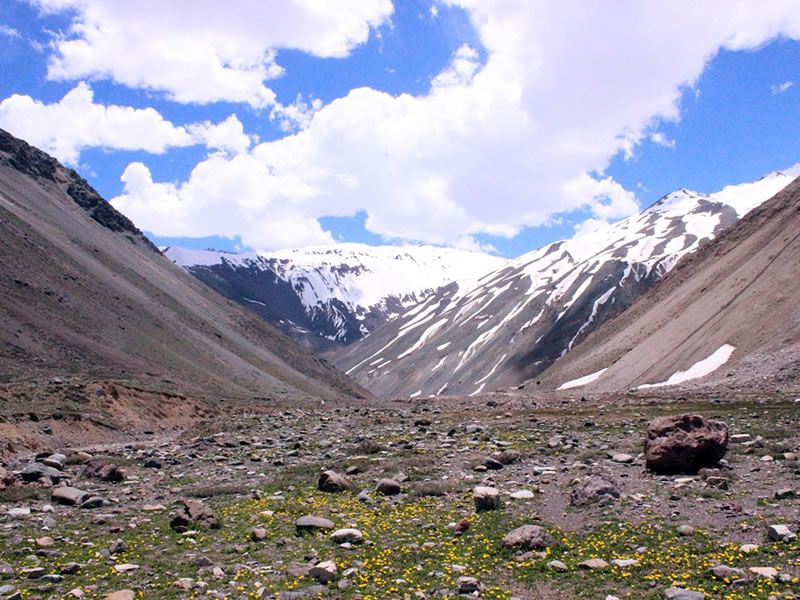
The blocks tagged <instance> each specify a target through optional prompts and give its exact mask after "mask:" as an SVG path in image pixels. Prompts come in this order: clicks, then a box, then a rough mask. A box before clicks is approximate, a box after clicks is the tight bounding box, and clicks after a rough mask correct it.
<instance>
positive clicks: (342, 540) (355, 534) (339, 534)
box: [331, 529, 364, 544]
mask: <svg viewBox="0 0 800 600" xmlns="http://www.w3.org/2000/svg"><path fill="white" fill-rule="evenodd" d="M331 539H332V540H333V541H334V543H336V544H360V543H361V542H363V541H364V535H363V534H362V533H361V531H359V530H358V529H337V530H336V531H334V532H333V533H332V534H331Z"/></svg>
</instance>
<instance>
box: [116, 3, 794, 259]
mask: <svg viewBox="0 0 800 600" xmlns="http://www.w3.org/2000/svg"><path fill="white" fill-rule="evenodd" d="M450 4H457V5H460V6H463V7H464V8H465V9H466V10H467V11H468V12H469V14H470V17H471V20H472V22H473V24H474V26H475V28H476V30H477V32H478V35H479V37H480V40H481V42H482V44H483V50H484V51H485V56H486V60H485V62H484V63H483V64H480V63H479V62H478V60H477V58H478V57H477V53H475V51H474V50H471V49H470V48H469V47H464V48H462V49H461V50H459V51H458V52H457V53H456V54H455V55H454V57H453V60H452V62H451V65H450V66H449V67H448V68H447V69H446V70H445V71H444V72H443V73H442V74H441V75H439V76H437V77H436V78H434V79H433V81H432V85H431V89H430V91H429V93H427V94H425V95H422V96H416V97H415V96H411V95H408V94H402V95H399V96H391V95H389V94H386V93H383V92H379V91H376V90H373V89H369V88H361V89H355V90H352V91H351V92H350V93H349V94H348V95H347V96H346V97H344V98H340V99H338V100H336V101H334V102H332V103H330V104H328V105H327V106H325V107H324V108H322V109H321V110H319V111H318V112H316V114H315V115H314V117H313V119H312V120H311V121H310V123H309V124H308V126H307V127H306V128H305V129H303V130H302V131H300V132H298V133H296V134H294V135H290V136H287V137H285V138H283V139H280V140H277V141H273V142H269V143H264V144H260V145H258V146H256V147H254V148H253V149H252V150H251V152H250V153H249V154H248V155H247V156H246V157H243V156H237V157H232V158H230V159H225V158H220V157H212V158H210V159H209V160H208V161H206V162H204V163H201V164H199V165H198V166H197V168H196V169H195V171H194V172H193V173H192V175H191V177H190V179H189V181H187V182H186V183H184V184H182V185H179V186H172V187H170V188H169V202H168V203H167V204H168V205H169V206H171V207H172V208H174V209H175V213H174V215H172V216H173V218H168V219H167V218H162V216H161V213H160V212H159V211H161V210H162V209H163V206H164V203H165V200H164V188H163V187H161V186H162V185H164V184H157V183H148V182H147V181H144V182H143V184H142V185H140V186H138V187H136V188H135V189H134V188H133V187H132V186H130V185H127V186H126V191H125V193H124V194H123V195H122V196H120V197H119V198H117V199H115V200H114V203H115V205H116V206H117V207H118V208H121V209H122V210H123V211H124V212H126V213H127V214H128V215H129V216H130V217H132V218H133V219H134V220H135V221H136V222H137V223H138V224H139V225H140V226H142V227H143V228H144V229H146V230H150V231H153V232H155V233H156V234H161V235H207V234H208V233H209V232H210V231H211V229H213V227H212V225H213V222H212V221H210V219H211V218H213V217H207V216H206V215H205V213H204V211H208V213H209V214H211V215H220V218H221V220H223V221H224V223H225V229H224V234H225V235H236V234H240V235H242V236H243V240H244V242H245V243H247V244H249V245H253V246H256V247H259V248H276V247H280V246H283V245H292V246H296V245H301V244H303V243H308V242H309V241H310V240H319V239H323V238H325V234H324V233H323V232H321V231H320V230H319V228H318V226H316V219H317V218H318V217H321V216H324V215H332V216H343V215H352V214H355V213H356V212H357V211H359V210H364V211H366V213H367V221H366V224H367V227H368V228H369V229H370V230H371V231H373V232H375V233H378V234H381V235H384V236H387V237H397V238H404V239H414V240H421V241H426V242H432V243H450V244H455V243H460V242H459V241H460V240H467V239H469V236H474V235H476V234H479V233H486V234H493V235H500V236H506V237H511V236H513V235H515V234H516V233H518V232H519V231H520V230H521V228H522V227H524V226H536V225H539V224H542V223H546V222H548V220H549V219H551V218H552V215H554V214H557V213H559V212H563V211H570V210H574V209H577V208H581V207H588V208H589V209H590V210H591V212H592V214H593V217H594V218H596V219H599V220H604V219H613V218H619V217H624V216H626V215H628V214H631V213H632V212H635V211H636V210H638V204H637V202H636V198H635V196H634V195H633V194H632V193H631V192H628V191H626V190H625V189H624V188H623V187H622V186H621V185H619V184H618V183H617V182H615V181H614V180H613V179H611V178H609V177H607V176H605V175H604V174H603V172H604V170H605V169H606V168H607V166H608V164H609V161H610V160H611V158H612V157H614V156H615V155H616V154H617V153H619V152H632V149H633V148H634V147H635V146H636V145H637V144H639V143H640V142H641V141H642V140H643V139H648V138H651V136H655V139H656V140H657V139H658V135H657V132H658V129H657V127H658V125H659V123H660V121H661V120H677V119H679V117H680V110H679V104H678V101H679V99H680V97H681V94H682V91H683V90H684V89H686V88H687V86H689V87H691V86H692V85H693V84H694V82H696V81H697V79H698V77H699V76H700V74H701V73H702V72H703V70H704V68H705V65H706V64H707V62H708V61H709V60H710V59H711V58H712V57H713V56H714V55H715V54H716V53H717V52H718V51H719V50H720V49H721V48H728V49H730V50H747V49H752V48H757V47H759V46H760V45H762V44H763V43H765V42H767V41H768V40H770V39H772V38H774V37H776V36H778V35H785V36H789V37H793V38H800V12H798V11H797V10H796V5H795V2H794V0H786V1H781V0H774V1H772V2H769V3H751V2H745V1H740V2H731V1H730V0H716V1H714V0H708V1H704V2H689V1H675V2H638V1H632V0H630V1H629V0H620V1H619V2H612V3H610V2H600V1H590V0H586V1H581V2H575V3H571V4H570V3H565V2H549V1H541V2H534V1H530V0H480V1H479V0H450ZM651 139H652V138H651ZM665 141H666V140H665ZM245 161H247V163H248V164H249V171H248V173H249V177H251V178H252V181H248V182H240V184H239V185H236V187H235V188H234V190H235V193H232V191H231V190H230V189H227V188H225V187H224V186H221V185H219V183H218V182H220V181H227V182H230V184H231V185H235V184H236V181H237V178H236V176H235V174H236V173H239V172H240V170H241V165H242V164H243V163H244V162H245ZM212 167H213V168H212ZM587 173H598V174H599V175H597V176H595V177H592V176H590V175H587ZM214 189H218V190H219V193H218V194H217V195H214V194H213V193H212V192H211V191H210V190H214ZM179 208H180V210H178V209H179ZM278 209H279V210H278ZM281 219H285V220H286V222H287V228H286V230H287V231H289V230H291V229H292V227H294V230H295V231H298V232H299V233H298V234H297V236H298V237H297V238H296V239H294V240H293V239H291V237H290V236H287V235H285V232H284V231H278V232H275V230H276V229H280V227H279V226H277V227H276V223H279V222H280V221H281ZM315 226H316V227H315ZM473 239H474V238H473Z"/></svg>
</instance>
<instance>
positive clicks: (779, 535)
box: [767, 525, 797, 542]
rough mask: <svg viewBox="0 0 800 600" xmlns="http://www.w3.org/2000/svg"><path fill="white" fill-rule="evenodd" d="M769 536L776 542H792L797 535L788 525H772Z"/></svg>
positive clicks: (768, 532) (768, 531)
mask: <svg viewBox="0 0 800 600" xmlns="http://www.w3.org/2000/svg"><path fill="white" fill-rule="evenodd" d="M767 536H768V537H769V539H771V540H772V541H774V542H791V541H792V540H793V539H795V538H796V537H797V535H796V534H795V533H794V532H793V531H792V530H791V529H789V528H788V527H787V526H786V525H770V526H769V527H767Z"/></svg>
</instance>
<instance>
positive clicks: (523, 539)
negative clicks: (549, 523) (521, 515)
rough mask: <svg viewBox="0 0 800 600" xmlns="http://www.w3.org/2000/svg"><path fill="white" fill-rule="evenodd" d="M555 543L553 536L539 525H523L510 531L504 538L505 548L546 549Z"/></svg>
mask: <svg viewBox="0 0 800 600" xmlns="http://www.w3.org/2000/svg"><path fill="white" fill-rule="evenodd" d="M554 543H555V540H554V539H553V536H552V535H550V534H549V533H547V531H546V530H545V529H544V528H543V527H539V526H538V525H523V526H522V527H517V528H516V529H514V530H512V531H510V532H508V534H506V536H505V537H504V538H503V546H504V547H505V548H513V549H520V550H544V549H545V548H547V547H549V546H552V545H553V544H554Z"/></svg>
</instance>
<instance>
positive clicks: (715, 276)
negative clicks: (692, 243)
mask: <svg viewBox="0 0 800 600" xmlns="http://www.w3.org/2000/svg"><path fill="white" fill-rule="evenodd" d="M798 257H800V180H798V181H795V182H794V183H792V184H791V185H789V186H787V187H786V188H785V189H784V190H783V191H781V192H780V193H778V194H777V195H776V196H775V197H774V198H772V199H771V200H769V201H768V202H766V203H764V204H763V205H762V206H760V207H759V208H757V209H756V210H753V211H752V212H751V213H749V214H748V215H747V216H746V217H744V218H743V219H742V220H741V222H740V223H739V224H738V225H736V227H734V228H732V229H730V230H728V231H727V232H725V233H724V234H723V235H721V236H720V237H719V238H717V239H716V240H714V241H713V242H712V243H710V244H707V245H706V246H704V247H703V248H702V250H701V251H700V252H697V253H696V254H695V255H693V256H691V257H690V258H688V259H687V260H685V261H684V262H682V263H681V264H680V265H679V266H678V268H676V269H675V270H674V271H673V272H672V273H670V274H669V275H668V276H667V277H665V278H664V279H663V280H662V281H661V282H660V283H659V285H658V286H656V287H655V288H653V289H652V290H651V291H650V292H649V293H648V294H645V295H644V296H643V297H642V298H640V299H639V300H638V301H637V302H636V303H635V304H634V305H633V306H631V308H629V309H628V310H627V311H625V312H624V313H622V314H621V315H619V316H618V317H617V318H615V319H613V320H611V321H609V322H608V323H606V324H605V325H604V326H603V327H601V328H599V329H598V330H596V331H595V332H594V333H593V334H592V335H591V336H589V337H588V338H587V339H586V341H585V342H583V343H582V344H581V345H580V346H578V348H576V350H575V351H574V352H571V353H570V354H568V355H567V356H566V357H564V359H563V360H561V361H558V362H557V363H555V365H553V367H551V368H550V369H549V370H548V371H547V372H545V373H544V374H543V375H542V377H541V384H542V385H544V386H545V387H549V388H561V389H569V390H573V391H574V392H577V393H594V392H603V391H610V390H620V389H631V388H638V389H639V390H640V391H641V392H642V393H658V392H660V391H661V390H662V389H663V390H665V391H668V390H669V389H670V388H671V386H672V385H678V384H683V385H708V386H711V385H712V384H722V385H725V386H729V387H734V388H749V389H752V388H756V389H761V390H762V391H764V390H766V391H768V392H772V391H774V389H775V388H776V386H780V387H782V388H784V389H788V388H789V387H790V386H794V389H798V388H799V387H800V304H798V302H797V299H798V298H800V278H798V273H799V272H800V263H799V262H798ZM673 393H674V391H673Z"/></svg>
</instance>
